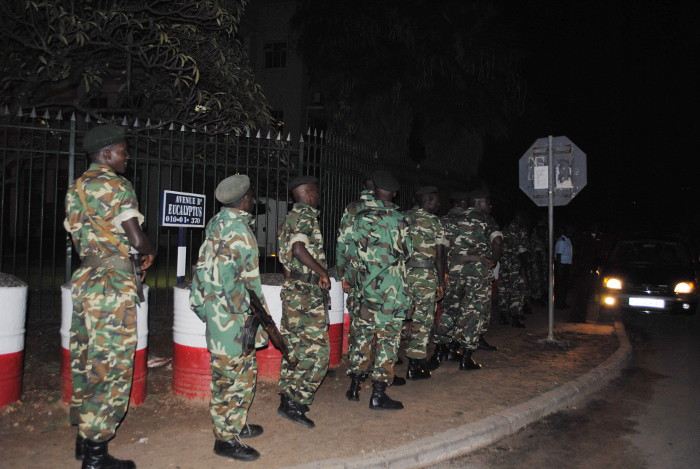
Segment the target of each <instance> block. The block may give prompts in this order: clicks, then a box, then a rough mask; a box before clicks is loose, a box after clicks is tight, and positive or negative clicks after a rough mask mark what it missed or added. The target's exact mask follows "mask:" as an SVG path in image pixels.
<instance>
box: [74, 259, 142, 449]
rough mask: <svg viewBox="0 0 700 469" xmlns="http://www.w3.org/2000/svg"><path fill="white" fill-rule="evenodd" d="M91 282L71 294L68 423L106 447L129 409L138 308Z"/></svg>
mask: <svg viewBox="0 0 700 469" xmlns="http://www.w3.org/2000/svg"><path fill="white" fill-rule="evenodd" d="M79 272H80V271H77V272H76V274H78V273H79ZM75 278H76V276H74V279H75ZM92 280H93V279H91V278H89V277H87V278H79V279H77V281H74V282H73V286H72V288H71V295H72V298H73V316H72V319H71V329H70V358H71V376H72V380H73V395H72V397H71V404H70V421H71V424H73V425H78V432H79V433H80V435H81V436H83V437H84V438H87V439H89V440H92V441H108V440H110V439H112V438H113V437H114V435H115V433H116V430H117V427H118V426H119V424H120V423H121V421H122V420H123V419H124V415H125V414H126V411H127V409H128V407H129V395H130V393H131V381H132V378H133V374H134V354H135V353H136V341H137V335H136V303H135V302H134V295H133V293H131V292H129V293H127V294H125V293H122V292H121V291H118V290H113V289H110V288H108V286H111V284H110V283H109V282H107V283H100V282H98V281H92ZM126 291H129V289H127V290H126Z"/></svg>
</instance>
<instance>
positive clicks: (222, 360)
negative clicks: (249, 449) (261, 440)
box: [209, 353, 258, 441]
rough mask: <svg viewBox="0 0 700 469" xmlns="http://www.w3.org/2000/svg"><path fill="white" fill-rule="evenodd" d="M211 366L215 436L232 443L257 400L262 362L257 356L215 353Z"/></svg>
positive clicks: (212, 413) (210, 405) (211, 403)
mask: <svg viewBox="0 0 700 469" xmlns="http://www.w3.org/2000/svg"><path fill="white" fill-rule="evenodd" d="M210 366H211V400H210V401H209V413H210V414H211V423H212V428H213V430H214V436H215V437H216V439H217V440H222V441H229V440H232V439H233V438H235V437H236V436H238V435H239V434H240V433H241V430H242V429H243V427H244V426H245V424H246V420H247V419H248V409H249V408H250V404H251V403H252V402H253V398H254V397H255V383H256V380H257V376H258V362H257V361H256V359H255V353H251V354H250V355H248V356H243V355H241V356H239V357H229V356H227V355H216V354H213V353H212V354H211V359H210Z"/></svg>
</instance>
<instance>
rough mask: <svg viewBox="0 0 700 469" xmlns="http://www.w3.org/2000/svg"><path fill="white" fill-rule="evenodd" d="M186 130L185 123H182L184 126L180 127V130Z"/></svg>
mask: <svg viewBox="0 0 700 469" xmlns="http://www.w3.org/2000/svg"><path fill="white" fill-rule="evenodd" d="M184 131H185V124H182V127H180V132H184Z"/></svg>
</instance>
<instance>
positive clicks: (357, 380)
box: [345, 374, 363, 401]
mask: <svg viewBox="0 0 700 469" xmlns="http://www.w3.org/2000/svg"><path fill="white" fill-rule="evenodd" d="M350 379H351V380H352V381H350V389H348V392H346V393H345V397H346V398H347V399H348V400H349V401H359V400H360V386H361V385H362V381H363V380H362V375H353V374H351V375H350Z"/></svg>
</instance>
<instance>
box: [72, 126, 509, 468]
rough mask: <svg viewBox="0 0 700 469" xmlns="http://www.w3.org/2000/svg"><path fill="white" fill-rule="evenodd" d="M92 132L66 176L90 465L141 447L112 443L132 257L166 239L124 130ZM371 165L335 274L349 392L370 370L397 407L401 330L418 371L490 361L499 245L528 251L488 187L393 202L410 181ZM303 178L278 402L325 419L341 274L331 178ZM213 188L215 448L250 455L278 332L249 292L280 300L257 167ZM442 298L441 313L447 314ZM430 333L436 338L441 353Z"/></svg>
mask: <svg viewBox="0 0 700 469" xmlns="http://www.w3.org/2000/svg"><path fill="white" fill-rule="evenodd" d="M84 147H85V149H86V151H87V153H88V154H89V155H90V157H91V159H92V163H93V164H92V165H91V166H90V168H89V169H88V171H86V173H85V174H84V175H83V176H82V177H81V178H79V179H78V180H77V181H76V182H75V183H74V184H73V185H72V186H71V188H70V189H69V191H68V195H67V197H66V217H67V218H66V223H65V225H66V229H67V230H68V231H69V232H70V233H71V235H72V236H73V240H74V243H75V245H76V247H77V249H78V252H79V253H80V257H81V259H82V265H81V267H80V268H79V269H78V270H77V271H76V272H75V274H74V275H73V287H72V288H73V291H72V295H73V304H74V311H73V323H72V328H71V360H72V362H71V363H72V369H73V370H72V372H73V386H74V392H73V400H72V403H71V420H72V422H73V423H74V424H76V425H78V435H77V437H76V446H75V456H76V459H79V460H82V461H83V463H82V467H83V468H84V469H85V468H87V469H99V468H133V467H136V466H135V464H134V463H133V462H132V461H122V460H118V459H115V458H114V457H112V456H111V455H109V453H108V452H107V442H108V441H109V440H110V439H111V438H113V437H114V435H115V432H116V428H117V427H118V425H119V423H120V422H121V420H122V418H123V417H124V414H125V412H126V408H127V406H128V396H129V390H130V385H131V384H130V383H131V373H132V370H133V356H134V349H135V345H136V330H135V327H136V304H137V301H138V296H137V283H138V278H136V277H135V276H134V270H133V269H132V266H131V263H129V262H128V260H129V254H130V252H129V250H130V249H133V250H135V251H137V252H138V253H140V255H142V258H143V261H144V262H143V265H142V266H141V267H142V269H144V270H145V269H147V268H148V267H149V266H150V265H151V263H152V262H153V259H154V256H155V253H156V250H155V247H154V246H153V245H152V243H151V242H150V241H149V240H148V238H147V237H146V235H145V233H144V232H143V231H142V229H141V227H140V223H141V222H142V221H143V216H142V215H141V214H140V213H139V211H138V203H137V201H136V197H135V195H134V193H133V188H132V187H131V185H130V183H129V182H128V181H127V180H126V179H124V178H123V177H121V176H119V175H118V174H117V173H123V172H124V170H125V169H126V165H127V162H128V159H129V154H128V150H127V143H126V140H125V136H124V131H123V129H122V128H120V127H118V126H101V127H97V128H95V129H92V130H91V131H90V132H88V133H87V134H86V136H85V140H84ZM364 179H365V181H364V188H365V189H364V190H363V191H362V193H361V194H360V199H359V200H358V201H356V202H353V203H351V204H350V205H348V206H347V207H346V210H345V212H344V214H343V217H342V220H341V222H340V227H339V231H338V240H337V241H338V242H337V249H336V259H337V262H336V266H335V267H336V270H335V273H334V276H335V277H336V279H337V280H338V281H341V282H342V286H343V290H344V291H345V292H346V293H347V297H348V303H347V307H348V311H349V313H350V316H351V327H350V338H349V339H350V340H349V351H348V366H347V374H348V377H349V380H350V381H349V388H348V390H347V392H346V394H345V395H346V398H347V399H348V400H350V401H359V400H360V391H361V387H362V383H363V382H364V381H365V380H366V379H367V378H370V380H371V382H372V391H371V395H370V399H369V407H370V409H375V410H398V409H402V408H403V403H401V402H399V401H397V400H394V399H392V398H391V397H389V395H388V394H387V392H386V391H387V388H388V387H389V386H392V385H394V386H396V385H402V384H406V380H405V379H403V378H401V377H399V376H396V375H395V371H394V367H395V365H396V363H397V361H398V355H399V354H398V352H399V346H400V341H401V337H402V332H403V334H404V335H405V336H406V337H407V338H408V340H407V346H406V349H405V354H406V357H407V359H408V367H407V372H406V378H407V379H408V380H417V379H427V378H430V377H431V372H432V371H433V370H435V369H436V368H437V367H439V366H440V365H441V364H442V363H444V362H445V361H446V360H456V361H459V363H460V365H459V369H460V370H465V371H467V370H475V369H479V368H481V365H480V364H479V363H477V362H476V361H475V360H474V358H473V353H474V352H475V351H476V350H477V349H479V348H481V349H485V350H495V349H496V347H494V346H492V345H490V344H489V343H488V342H487V341H486V340H485V338H484V333H485V332H486V331H487V327H488V324H489V322H490V313H491V287H492V280H493V269H494V267H495V266H496V264H497V263H498V262H499V260H502V262H504V264H505V265H504V269H503V272H504V273H505V272H506V271H509V270H508V269H515V268H517V267H514V264H510V262H511V260H510V259H509V258H508V256H509V255H510V253H511V252H514V253H515V255H516V257H517V254H518V253H520V252H521V251H520V249H519V248H517V247H515V248H512V247H510V246H509V243H508V242H505V243H504V234H503V233H501V232H500V231H499V228H498V225H497V224H496V222H495V221H494V219H493V218H492V217H491V215H490V213H491V202H490V195H489V193H488V191H487V190H485V189H479V190H476V191H473V192H470V193H457V194H453V195H452V199H453V201H454V206H453V207H452V208H451V209H450V211H449V212H448V213H447V215H445V216H444V217H442V218H439V217H438V216H437V213H438V211H439V209H440V198H439V193H438V188H436V187H432V186H426V187H421V188H419V189H418V190H417V191H416V193H415V199H414V201H415V206H414V207H412V208H411V209H410V210H408V211H406V212H401V211H399V207H398V206H397V205H396V204H394V203H393V198H394V197H395V195H396V193H397V192H398V191H399V189H400V185H399V182H398V181H397V180H396V179H395V178H394V177H393V176H392V175H391V174H389V173H388V172H386V171H375V172H372V173H370V174H367V175H365V177H364ZM289 188H290V191H291V193H292V196H293V198H294V202H295V203H294V205H293V208H292V209H291V210H290V212H289V213H288V214H287V217H286V220H285V222H284V223H283V225H282V226H281V227H280V228H279V231H278V241H279V242H278V245H279V249H278V256H279V260H280V263H281V264H282V270H283V274H284V284H283V287H282V292H281V299H282V308H283V312H282V320H281V325H280V332H281V335H282V337H283V341H284V344H283V345H284V347H283V348H284V352H285V353H284V354H283V357H282V363H281V367H280V379H279V387H280V390H281V392H280V405H279V408H278V409H277V412H278V414H279V415H280V416H281V417H283V418H285V419H288V420H290V421H292V422H294V423H296V424H298V425H301V426H304V427H306V428H313V427H314V426H315V423H314V422H313V420H311V419H310V418H309V417H308V416H307V413H308V412H309V411H310V406H311V405H312V403H313V400H314V396H315V393H316V391H317V389H318V387H319V386H320V384H321V382H322V381H323V379H324V377H325V375H326V373H327V371H328V363H329V357H330V346H329V340H328V317H327V311H328V308H327V306H328V305H327V303H326V298H327V294H328V290H329V289H330V286H331V279H330V275H329V266H328V263H327V261H326V258H325V255H324V252H323V239H322V235H321V230H320V226H319V220H318V217H319V213H320V211H319V208H318V207H319V201H320V188H319V184H318V181H317V179H316V178H315V177H313V176H299V177H296V178H294V179H292V180H291V181H290V184H289ZM215 196H216V199H217V200H218V201H219V202H220V203H221V204H222V205H221V209H220V211H219V212H218V213H217V214H216V215H215V216H214V217H213V218H212V219H211V220H210V221H209V222H208V224H207V226H206V230H205V241H204V243H203V244H202V246H201V248H200V251H199V258H198V261H197V264H196V266H195V268H194V271H193V275H192V286H191V291H190V306H191V308H192V310H193V311H194V312H195V314H197V315H198V316H199V317H200V319H202V320H203V321H204V322H205V323H206V343H207V348H208V350H209V352H210V355H211V360H210V367H211V376H212V377H211V394H212V396H211V400H210V405H209V410H210V414H211V420H212V427H213V432H214V436H215V443H214V452H215V453H216V454H217V455H220V456H223V457H228V458H232V459H237V460H243V461H251V460H254V459H257V458H258V457H259V453H258V452H257V451H256V450H255V449H253V448H252V447H250V446H249V445H247V444H245V443H244V442H243V441H242V439H246V438H253V437H256V436H258V435H260V434H262V433H263V428H262V427H261V426H260V425H254V424H249V423H248V422H247V415H248V409H249V407H250V405H251V403H252V401H253V398H254V395H255V387H256V377H257V363H256V358H255V353H254V349H255V348H254V347H250V346H249V343H250V341H251V340H255V344H256V345H257V346H262V345H264V343H265V341H266V331H265V330H264V329H263V328H262V327H260V328H257V325H255V324H254V327H253V334H252V335H253V336H255V337H254V339H253V338H251V333H250V325H251V322H250V319H251V316H252V314H251V307H252V306H251V298H253V297H254V296H257V297H258V298H259V299H260V301H261V303H262V307H263V308H264V309H267V306H266V304H265V299H264V295H263V294H262V285H261V281H260V271H259V257H258V256H259V253H258V248H257V243H256V239H255V235H254V233H253V231H252V229H251V225H252V223H253V216H252V213H253V211H254V207H255V195H254V188H253V187H251V183H250V179H249V178H248V177H247V176H246V175H240V174H236V175H233V176H230V177H227V178H226V179H224V180H223V181H221V182H220V183H219V185H218V186H217V188H216V191H215ZM506 239H507V238H506ZM502 253H503V257H502V256H501V254H502ZM510 271H511V272H512V270H510ZM440 300H442V312H441V314H440V315H439V317H436V316H437V315H436V306H437V304H438V302H439V301H440ZM511 301H512V300H511ZM256 328H257V329H256ZM431 342H433V343H434V345H435V346H434V353H433V354H432V356H430V357H428V349H429V345H430V343H431Z"/></svg>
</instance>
